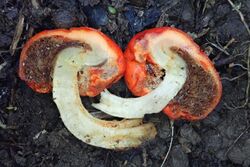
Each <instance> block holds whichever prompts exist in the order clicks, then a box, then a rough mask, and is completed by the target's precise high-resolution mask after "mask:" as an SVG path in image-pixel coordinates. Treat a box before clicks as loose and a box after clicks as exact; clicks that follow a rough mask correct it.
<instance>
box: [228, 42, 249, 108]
mask: <svg viewBox="0 0 250 167" xmlns="http://www.w3.org/2000/svg"><path fill="white" fill-rule="evenodd" d="M249 90H250V45H249V47H248V56H247V87H246V92H245V102H244V104H242V105H240V106H233V107H230V106H228V105H227V104H226V103H225V104H226V105H227V107H228V108H229V109H233V110H235V109H240V108H244V107H245V106H246V105H247V104H248V101H249Z"/></svg>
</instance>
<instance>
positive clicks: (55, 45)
mask: <svg viewBox="0 0 250 167" xmlns="http://www.w3.org/2000/svg"><path fill="white" fill-rule="evenodd" d="M70 46H81V47H83V48H84V49H85V50H91V47H90V46H89V45H88V44H86V43H83V42H80V41H72V40H69V39H67V38H64V37H62V36H52V37H43V38H41V39H38V40H37V41H35V42H34V43H33V44H32V45H31V46H30V47H29V49H28V51H27V58H26V59H25V61H24V63H23V66H24V73H25V76H26V79H27V80H28V81H35V82H36V83H45V82H46V83H50V82H51V79H52V78H51V72H52V69H53V65H54V60H55V55H56V54H57V53H58V52H59V51H60V50H62V49H64V48H66V47H70Z"/></svg>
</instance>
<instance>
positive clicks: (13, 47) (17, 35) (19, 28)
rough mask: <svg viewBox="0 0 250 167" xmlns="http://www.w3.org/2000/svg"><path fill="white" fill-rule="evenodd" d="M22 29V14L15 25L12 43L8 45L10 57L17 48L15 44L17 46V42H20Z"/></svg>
mask: <svg viewBox="0 0 250 167" xmlns="http://www.w3.org/2000/svg"><path fill="white" fill-rule="evenodd" d="M21 13H22V12H21ZM23 27H24V16H23V14H20V15H19V18H18V22H17V25H16V30H15V34H14V37H13V40H12V43H11V45H10V53H11V55H12V56H13V55H14V53H15V50H16V48H17V44H18V42H19V40H20V37H21V35H22V33H23Z"/></svg>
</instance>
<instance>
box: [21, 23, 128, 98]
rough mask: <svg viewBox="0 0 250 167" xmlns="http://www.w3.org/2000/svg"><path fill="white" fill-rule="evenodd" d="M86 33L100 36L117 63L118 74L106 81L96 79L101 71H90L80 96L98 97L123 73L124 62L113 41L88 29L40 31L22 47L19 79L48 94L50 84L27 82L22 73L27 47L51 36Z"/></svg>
mask: <svg viewBox="0 0 250 167" xmlns="http://www.w3.org/2000/svg"><path fill="white" fill-rule="evenodd" d="M88 31H92V32H93V31H95V32H97V33H98V34H99V35H101V36H102V37H103V38H104V39H105V40H106V41H107V43H108V46H109V47H110V49H112V50H114V52H115V53H116V55H117V57H118V58H117V61H116V66H117V67H118V72H117V75H115V76H111V77H110V78H109V79H108V80H103V79H101V78H99V77H98V75H99V74H100V73H101V71H98V70H95V69H90V74H91V77H92V78H91V79H90V83H89V85H88V90H87V91H85V92H81V90H80V94H81V95H82V96H91V97H93V96H96V95H98V94H99V93H100V92H101V91H103V90H104V89H105V88H107V87H108V86H110V85H111V84H112V83H114V82H116V81H118V80H119V79H120V78H121V77H122V76H123V74H124V72H125V60H124V57H123V53H122V51H121V49H120V47H119V46H118V45H117V44H116V43H115V42H114V41H113V40H111V39H110V38H109V37H108V36H106V35H105V34H103V33H102V32H100V31H98V30H96V29H92V28H89V27H79V28H71V29H69V30H67V29H55V30H45V31H42V32H40V33H38V34H36V35H34V36H33V37H32V38H30V39H29V40H28V41H27V42H26V44H25V46H24V47H23V50H22V52H21V56H20V62H19V77H20V78H21V79H22V80H24V81H25V82H26V83H27V85H28V86H29V87H30V88H32V89H33V90H34V91H36V92H38V93H50V92H51V90H52V85H51V83H47V82H46V83H36V82H35V81H27V79H26V76H25V73H24V68H23V67H22V64H23V63H24V62H25V60H26V58H27V54H26V52H27V51H28V49H29V47H30V46H31V45H32V44H33V42H35V41H37V40H39V39H41V38H44V37H51V36H62V37H64V36H65V35H66V34H70V33H81V32H88Z"/></svg>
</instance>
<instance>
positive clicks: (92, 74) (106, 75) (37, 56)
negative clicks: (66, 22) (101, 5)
mask: <svg viewBox="0 0 250 167" xmlns="http://www.w3.org/2000/svg"><path fill="white" fill-rule="evenodd" d="M96 33H98V34H99V35H98V36H94V35H93V34H96ZM86 38H87V39H89V41H91V42H96V43H99V45H96V46H93V47H91V46H89V45H88V44H87V43H86V42H85V39H86ZM70 46H75V47H76V46H82V47H84V48H86V49H89V50H92V51H93V52H91V54H92V55H93V56H95V55H96V54H97V53H96V52H97V51H98V52H100V53H102V54H104V55H107V56H109V57H108V59H107V62H105V63H104V64H103V65H102V66H99V67H91V66H85V67H83V68H82V69H81V70H80V71H79V72H78V85H79V88H80V94H81V95H82V96H91V97H93V96H96V95H98V94H99V93H100V92H101V91H103V90H104V89H105V88H107V87H108V86H109V85H110V84H111V83H113V82H115V81H117V80H119V79H120V78H121V77H122V76H123V74H124V71H125V63H124V58H123V53H122V51H121V49H120V48H119V46H118V45H116V43H114V42H113V41H112V40H111V39H110V38H108V37H107V36H106V35H104V34H103V33H101V32H99V31H97V30H94V29H91V28H87V27H80V28H71V29H69V30H66V29H56V30H46V31H42V32H40V33H38V34H36V35H35V36H33V37H32V38H31V39H29V41H28V42H27V43H26V44H25V46H24V48H23V50H22V52H21V56H20V64H19V76H20V78H21V79H22V80H24V81H25V82H26V83H27V84H28V85H29V87H31V88H32V89H33V90H34V91H36V92H39V93H49V92H51V90H52V76H51V73H52V69H53V64H54V62H55V55H56V54H57V53H58V52H59V51H60V50H62V49H63V48H67V47H70Z"/></svg>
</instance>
